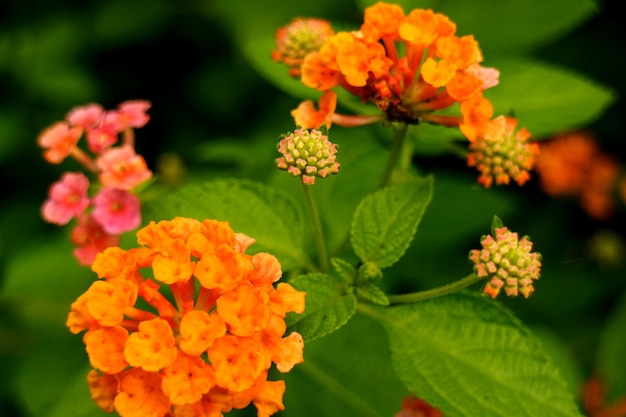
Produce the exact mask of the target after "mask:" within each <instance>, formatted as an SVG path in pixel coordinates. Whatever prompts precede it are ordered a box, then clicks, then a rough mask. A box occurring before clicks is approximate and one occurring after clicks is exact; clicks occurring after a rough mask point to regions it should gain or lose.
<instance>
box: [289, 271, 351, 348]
mask: <svg viewBox="0 0 626 417" xmlns="http://www.w3.org/2000/svg"><path fill="white" fill-rule="evenodd" d="M289 284H291V285H293V286H294V287H295V288H296V289H297V290H298V291H305V292H306V301H305V309H304V313H302V314H289V315H288V316H287V325H288V326H289V329H288V330H287V333H289V332H291V331H296V332H298V333H300V334H301V335H302V337H303V338H304V340H306V341H309V340H314V339H317V338H320V337H322V336H325V335H327V334H329V333H332V332H334V331H335V330H337V329H339V328H340V327H341V326H343V325H344V324H346V323H347V322H348V320H350V318H351V317H352V316H353V315H354V311H355V308H356V297H355V296H354V295H352V294H346V293H345V292H344V290H343V288H342V287H341V286H340V285H339V284H338V283H337V281H336V280H335V279H334V278H333V277H331V276H330V275H326V274H317V273H315V274H306V275H301V276H299V277H297V278H295V279H292V280H290V281H289Z"/></svg>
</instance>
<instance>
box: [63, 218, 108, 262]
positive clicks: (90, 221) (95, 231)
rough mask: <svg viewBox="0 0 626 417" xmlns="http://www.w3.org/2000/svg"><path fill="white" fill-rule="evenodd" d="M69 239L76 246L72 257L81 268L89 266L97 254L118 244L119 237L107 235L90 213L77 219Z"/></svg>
mask: <svg viewBox="0 0 626 417" xmlns="http://www.w3.org/2000/svg"><path fill="white" fill-rule="evenodd" d="M70 237H71V240H72V243H73V244H74V245H75V246H76V248H75V249H74V251H73V253H74V256H75V257H76V259H77V260H78V262H79V263H80V264H81V265H83V266H88V265H91V263H92V262H93V260H94V259H95V258H96V254H98V252H101V251H103V250H104V249H106V248H108V247H111V246H116V245H118V244H119V243H120V236H119V235H117V234H111V233H107V232H106V230H104V227H103V226H102V225H101V224H100V223H99V222H98V221H96V219H95V218H94V217H93V214H91V213H88V214H83V215H82V216H80V217H79V218H78V222H77V224H76V225H75V226H74V227H73V228H72V232H71V235H70Z"/></svg>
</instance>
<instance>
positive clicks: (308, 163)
mask: <svg viewBox="0 0 626 417" xmlns="http://www.w3.org/2000/svg"><path fill="white" fill-rule="evenodd" d="M278 152H280V153H281V154H282V156H281V157H280V158H277V159H276V164H277V166H278V168H279V169H283V170H286V171H287V172H289V173H290V174H291V175H293V176H295V177H301V178H302V182H303V183H304V184H315V178H316V177H320V178H325V177H327V176H328V175H331V174H336V173H338V172H339V163H338V162H337V161H336V160H335V154H336V153H337V146H336V145H334V144H333V143H331V142H330V141H329V140H328V137H327V136H326V135H325V134H323V133H322V132H321V131H319V130H317V129H313V130H310V131H309V130H306V129H297V130H295V131H294V132H293V133H291V134H289V135H286V136H284V137H282V139H281V140H280V142H279V143H278Z"/></svg>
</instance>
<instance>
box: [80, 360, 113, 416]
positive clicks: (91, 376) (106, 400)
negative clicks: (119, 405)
mask: <svg viewBox="0 0 626 417" xmlns="http://www.w3.org/2000/svg"><path fill="white" fill-rule="evenodd" d="M87 385H88V386H89V391H90V392H91V399H92V400H93V401H94V402H95V403H96V404H97V405H98V407H100V408H101V409H102V410H104V411H106V412H107V413H112V412H113V410H114V408H113V401H114V400H115V396H116V395H117V385H118V379H117V377H116V376H114V375H108V374H100V373H99V372H98V371H96V370H95V369H92V370H91V371H89V373H88V374H87Z"/></svg>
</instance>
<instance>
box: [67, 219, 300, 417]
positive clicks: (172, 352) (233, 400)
mask: <svg viewBox="0 0 626 417" xmlns="http://www.w3.org/2000/svg"><path fill="white" fill-rule="evenodd" d="M137 241H138V243H139V244H140V245H142V246H141V247H139V248H133V249H129V250H123V249H120V248H118V247H109V248H107V249H105V250H104V251H103V252H101V253H99V254H98V255H97V257H96V259H95V261H94V263H93V264H92V269H93V271H94V272H96V273H97V274H98V277H99V278H101V279H100V280H98V281H96V282H94V283H93V284H92V285H91V287H89V289H88V290H87V291H86V292H85V293H84V294H83V295H81V296H80V297H79V298H78V299H77V300H76V301H75V302H74V303H73V304H72V308H71V312H70V314H69V316H68V319H67V325H68V327H69V329H70V331H71V332H72V333H80V332H83V331H84V332H85V333H84V336H83V341H84V343H85V346H86V350H87V354H88V355H89V360H90V362H91V365H92V366H93V368H94V369H93V370H92V371H91V372H90V373H89V375H88V384H89V387H90V389H91V393H92V398H93V400H94V401H95V402H96V403H97V404H98V406H100V408H102V409H103V410H105V411H109V412H112V411H114V410H115V411H117V412H118V413H119V415H120V416H122V417H134V416H146V415H150V416H157V417H164V416H171V417H175V416H185V417H186V416H216V417H217V416H222V415H223V414H222V413H225V412H228V411H230V410H231V409H233V408H244V407H246V406H247V405H248V404H250V403H251V402H252V403H254V404H255V406H256V408H257V412H258V415H259V417H264V416H269V415H271V414H273V413H275V412H276V411H279V410H282V409H283V408H284V406H283V404H282V396H283V393H284V390H285V385H284V382H283V381H268V380H267V374H268V370H269V369H270V367H271V365H272V364H275V365H276V368H277V369H278V370H279V371H280V372H289V371H290V370H291V369H292V367H293V366H294V365H295V364H297V363H300V362H302V360H303V358H302V352H303V340H302V337H301V336H300V335H299V334H298V333H296V332H292V333H291V334H289V335H288V336H286V337H285V336H284V333H285V332H286V325H285V321H284V319H285V315H286V314H287V313H288V312H296V313H301V312H302V311H303V310H304V296H305V294H304V293H302V292H299V291H296V290H295V289H294V288H293V287H292V286H290V285H289V284H287V283H279V284H278V285H276V286H274V283H275V282H276V281H277V280H278V279H279V278H280V276H281V274H282V272H281V267H280V264H279V262H278V260H277V259H276V258H275V257H273V256H272V255H270V254H268V253H257V254H255V255H249V254H246V253H245V250H246V249H247V247H248V246H249V245H250V244H252V243H253V240H252V239H250V238H249V237H247V236H245V235H243V234H236V233H235V232H233V230H232V229H231V228H230V226H229V224H228V223H227V222H218V221H216V220H204V221H203V222H200V221H197V220H193V219H187V218H180V217H178V218H175V219H173V220H171V221H160V222H158V223H155V222H151V223H150V224H149V225H148V226H146V227H144V228H143V229H141V230H139V231H138V232H137ZM163 286H165V290H161V287H163Z"/></svg>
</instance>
